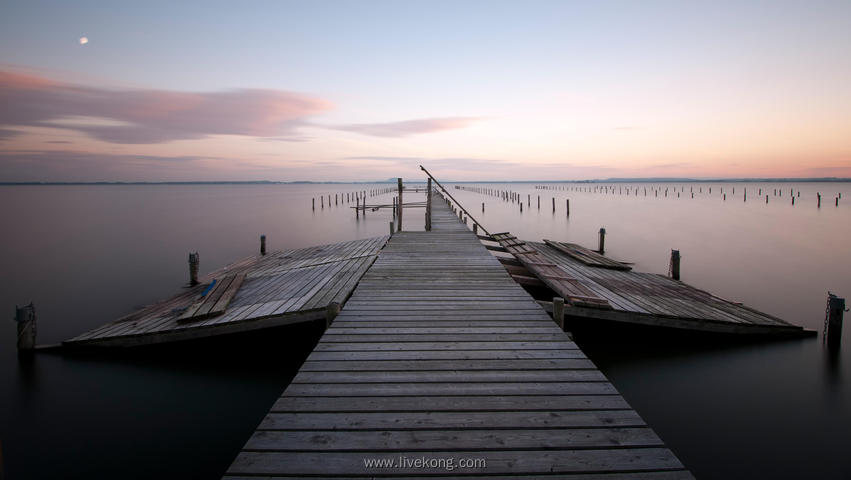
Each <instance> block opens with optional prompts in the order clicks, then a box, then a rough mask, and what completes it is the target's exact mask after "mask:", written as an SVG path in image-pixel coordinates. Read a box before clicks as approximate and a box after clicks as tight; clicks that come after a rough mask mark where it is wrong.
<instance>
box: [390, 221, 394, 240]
mask: <svg viewBox="0 0 851 480" xmlns="http://www.w3.org/2000/svg"><path fill="white" fill-rule="evenodd" d="M390 236H391V237H392V236H393V220H390Z"/></svg>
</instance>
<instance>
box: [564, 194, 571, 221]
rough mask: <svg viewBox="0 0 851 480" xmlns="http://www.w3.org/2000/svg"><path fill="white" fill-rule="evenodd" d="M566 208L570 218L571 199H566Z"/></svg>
mask: <svg viewBox="0 0 851 480" xmlns="http://www.w3.org/2000/svg"><path fill="white" fill-rule="evenodd" d="M564 208H565V210H566V211H567V216H568V217H569V216H570V199H569V198H566V199H565V200H564Z"/></svg>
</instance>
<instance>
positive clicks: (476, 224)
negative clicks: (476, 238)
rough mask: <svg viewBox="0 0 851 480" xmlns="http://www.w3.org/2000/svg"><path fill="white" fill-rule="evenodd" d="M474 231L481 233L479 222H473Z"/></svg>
mask: <svg viewBox="0 0 851 480" xmlns="http://www.w3.org/2000/svg"><path fill="white" fill-rule="evenodd" d="M473 233H475V234H476V235H478V234H479V224H478V223H474V224H473Z"/></svg>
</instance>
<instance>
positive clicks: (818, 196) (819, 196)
mask: <svg viewBox="0 0 851 480" xmlns="http://www.w3.org/2000/svg"><path fill="white" fill-rule="evenodd" d="M816 197H817V198H818V204H816V207H817V208H821V193H819V192H816Z"/></svg>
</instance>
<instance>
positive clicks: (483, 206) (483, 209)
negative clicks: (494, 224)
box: [482, 202, 485, 213]
mask: <svg viewBox="0 0 851 480" xmlns="http://www.w3.org/2000/svg"><path fill="white" fill-rule="evenodd" d="M482 213H485V202H482Z"/></svg>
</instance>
